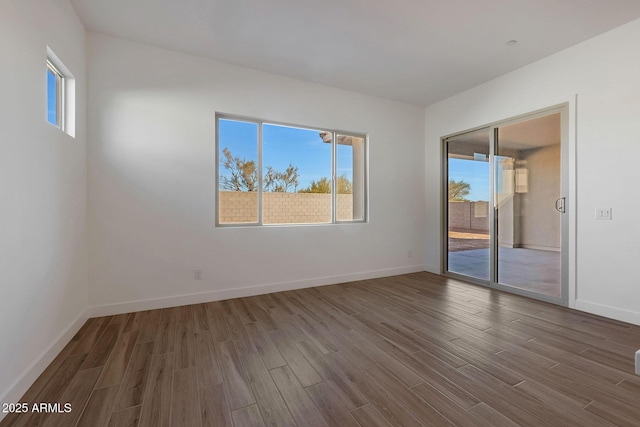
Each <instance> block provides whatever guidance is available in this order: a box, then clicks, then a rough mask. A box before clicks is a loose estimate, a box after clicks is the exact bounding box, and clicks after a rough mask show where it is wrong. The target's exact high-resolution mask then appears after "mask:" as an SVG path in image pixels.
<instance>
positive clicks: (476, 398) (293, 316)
mask: <svg viewBox="0 0 640 427" xmlns="http://www.w3.org/2000/svg"><path fill="white" fill-rule="evenodd" d="M639 348H640V327H638V326H633V325H629V324H626V323H622V322H618V321H615V320H610V319H606V318H602V317H597V316H593V315H589V314H585V313H581V312H577V311H572V310H568V309H565V308H560V307H556V306H554V305H550V304H546V303H542V302H538V301H534V300H530V299H526V298H523V297H519V296H515V295H510V294H507V293H504V292H500V291H495V290H490V289H486V288H483V287H478V286H474V285H469V284H465V283H461V282H459V281H455V280H451V279H446V278H443V277H440V276H436V275H432V274H429V273H415V274H407V275H402V276H395V277H388V278H382V279H375V280H363V281H359V282H352V283H346V284H340V285H332V286H323V287H317V288H310V289H303V290H297V291H289V292H280V293H274V294H269V295H262V296H255V297H249V298H239V299H232V300H227V301H217V302H209V303H204V304H195V305H190V306H183V307H175V308H168V309H162V310H150V311H143V312H137V313H130V314H121V315H116V316H107V317H101V318H93V319H89V320H88V321H87V322H86V324H85V325H84V326H83V327H82V329H81V330H80V331H79V332H78V333H77V334H76V336H75V337H74V338H73V339H72V341H71V342H70V343H69V344H68V345H67V346H66V347H65V348H64V349H63V350H62V352H61V353H60V354H59V356H58V357H57V358H56V359H55V360H54V361H53V362H52V363H51V365H50V366H49V367H48V368H47V369H46V371H45V372H44V373H43V374H42V375H41V376H40V377H39V378H38V379H37V380H36V382H35V383H34V384H33V386H32V387H31V388H30V389H29V391H28V392H27V393H26V394H25V396H24V397H23V399H21V402H26V403H28V404H29V405H32V404H33V403H39V402H45V403H61V404H64V403H70V405H71V411H70V412H68V413H41V412H31V411H29V412H27V413H24V414H16V413H11V414H8V415H7V416H6V417H5V419H4V420H3V421H2V422H0V426H2V427H8V426H12V427H19V426H28V427H33V426H47V427H49V426H65V427H67V426H68V427H73V426H83V427H84V426H90V427H101V426H152V427H157V426H198V427H200V426H201V427H207V426H218V425H222V426H232V425H233V426H237V427H242V426H251V427H255V426H263V425H265V426H271V425H273V426H276V425H277V426H340V427H347V426H366V427H369V426H420V425H424V426H474V427H475V426H491V427H496V426H516V425H522V426H563V427H566V426H581V427H584V426H612V425H617V426H634V427H637V426H638V425H640V377H638V376H635V375H634V373H633V372H634V366H633V360H634V359H633V357H634V353H635V351H636V350H637V349H639Z"/></svg>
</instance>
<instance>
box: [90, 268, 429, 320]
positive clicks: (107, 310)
mask: <svg viewBox="0 0 640 427" xmlns="http://www.w3.org/2000/svg"><path fill="white" fill-rule="evenodd" d="M421 271H425V266H424V265H413V266H408V267H399V268H390V269H385V270H374V271H366V272H360V273H353V274H344V275H339V276H325V277H317V278H313V279H306V280H297V281H292V282H283V283H271V284H265V285H256V286H247V287H243V288H235V289H220V290H216V291H210V292H201V293H197V294H187V295H175V296H170V297H164V298H153V299H146V300H137V301H128V302H122V303H116V304H105V305H97V306H93V307H89V309H88V313H87V314H88V316H89V317H99V316H112V315H115V314H122V313H132V312H136V311H143V310H155V309H158V308H168V307H178V306H181V305H188V304H199V303H203V302H209V301H221V300H225V299H231V298H242V297H250V296H254V295H263V294H270V293H273V292H282V291H291V290H295V289H304V288H310V287H313V286H323V285H335V284H336V283H345V282H353V281H356V280H366V279H375V278H379V277H388V276H397V275H400V274H409V273H417V272H421Z"/></svg>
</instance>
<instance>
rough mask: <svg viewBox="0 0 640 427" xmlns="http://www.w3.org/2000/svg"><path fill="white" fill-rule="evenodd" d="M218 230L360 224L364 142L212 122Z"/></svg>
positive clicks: (266, 125)
mask: <svg viewBox="0 0 640 427" xmlns="http://www.w3.org/2000/svg"><path fill="white" fill-rule="evenodd" d="M216 124H217V127H216V130H217V137H216V147H217V148H216V150H217V153H218V164H217V168H218V171H217V176H218V183H217V184H218V187H217V192H218V210H217V221H216V222H217V224H218V225H273V224H316V223H325V224H328V223H337V222H364V221H365V220H366V160H365V159H366V156H365V155H366V136H365V135H363V134H356V133H353V134H352V133H346V132H337V131H333V130H327V129H313V128H308V127H303V126H290V125H282V124H277V123H273V122H265V121H262V120H255V119H247V118H241V117H235V116H227V115H218V116H217V117H216Z"/></svg>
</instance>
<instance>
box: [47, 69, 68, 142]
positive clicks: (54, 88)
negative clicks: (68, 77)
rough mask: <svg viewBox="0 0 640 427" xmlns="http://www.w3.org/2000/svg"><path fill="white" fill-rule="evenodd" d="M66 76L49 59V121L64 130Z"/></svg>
mask: <svg viewBox="0 0 640 427" xmlns="http://www.w3.org/2000/svg"><path fill="white" fill-rule="evenodd" d="M63 94H64V76H63V75H62V73H61V72H60V71H58V69H57V68H56V67H55V66H54V65H53V64H52V63H51V60H47V121H48V122H49V123H51V124H52V125H54V126H56V127H59V128H60V129H63V130H64V112H63V109H64V97H63Z"/></svg>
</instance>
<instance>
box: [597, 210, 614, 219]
mask: <svg viewBox="0 0 640 427" xmlns="http://www.w3.org/2000/svg"><path fill="white" fill-rule="evenodd" d="M611 214H612V209H611V208H596V219H597V220H599V221H600V220H605V221H610V220H611Z"/></svg>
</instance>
